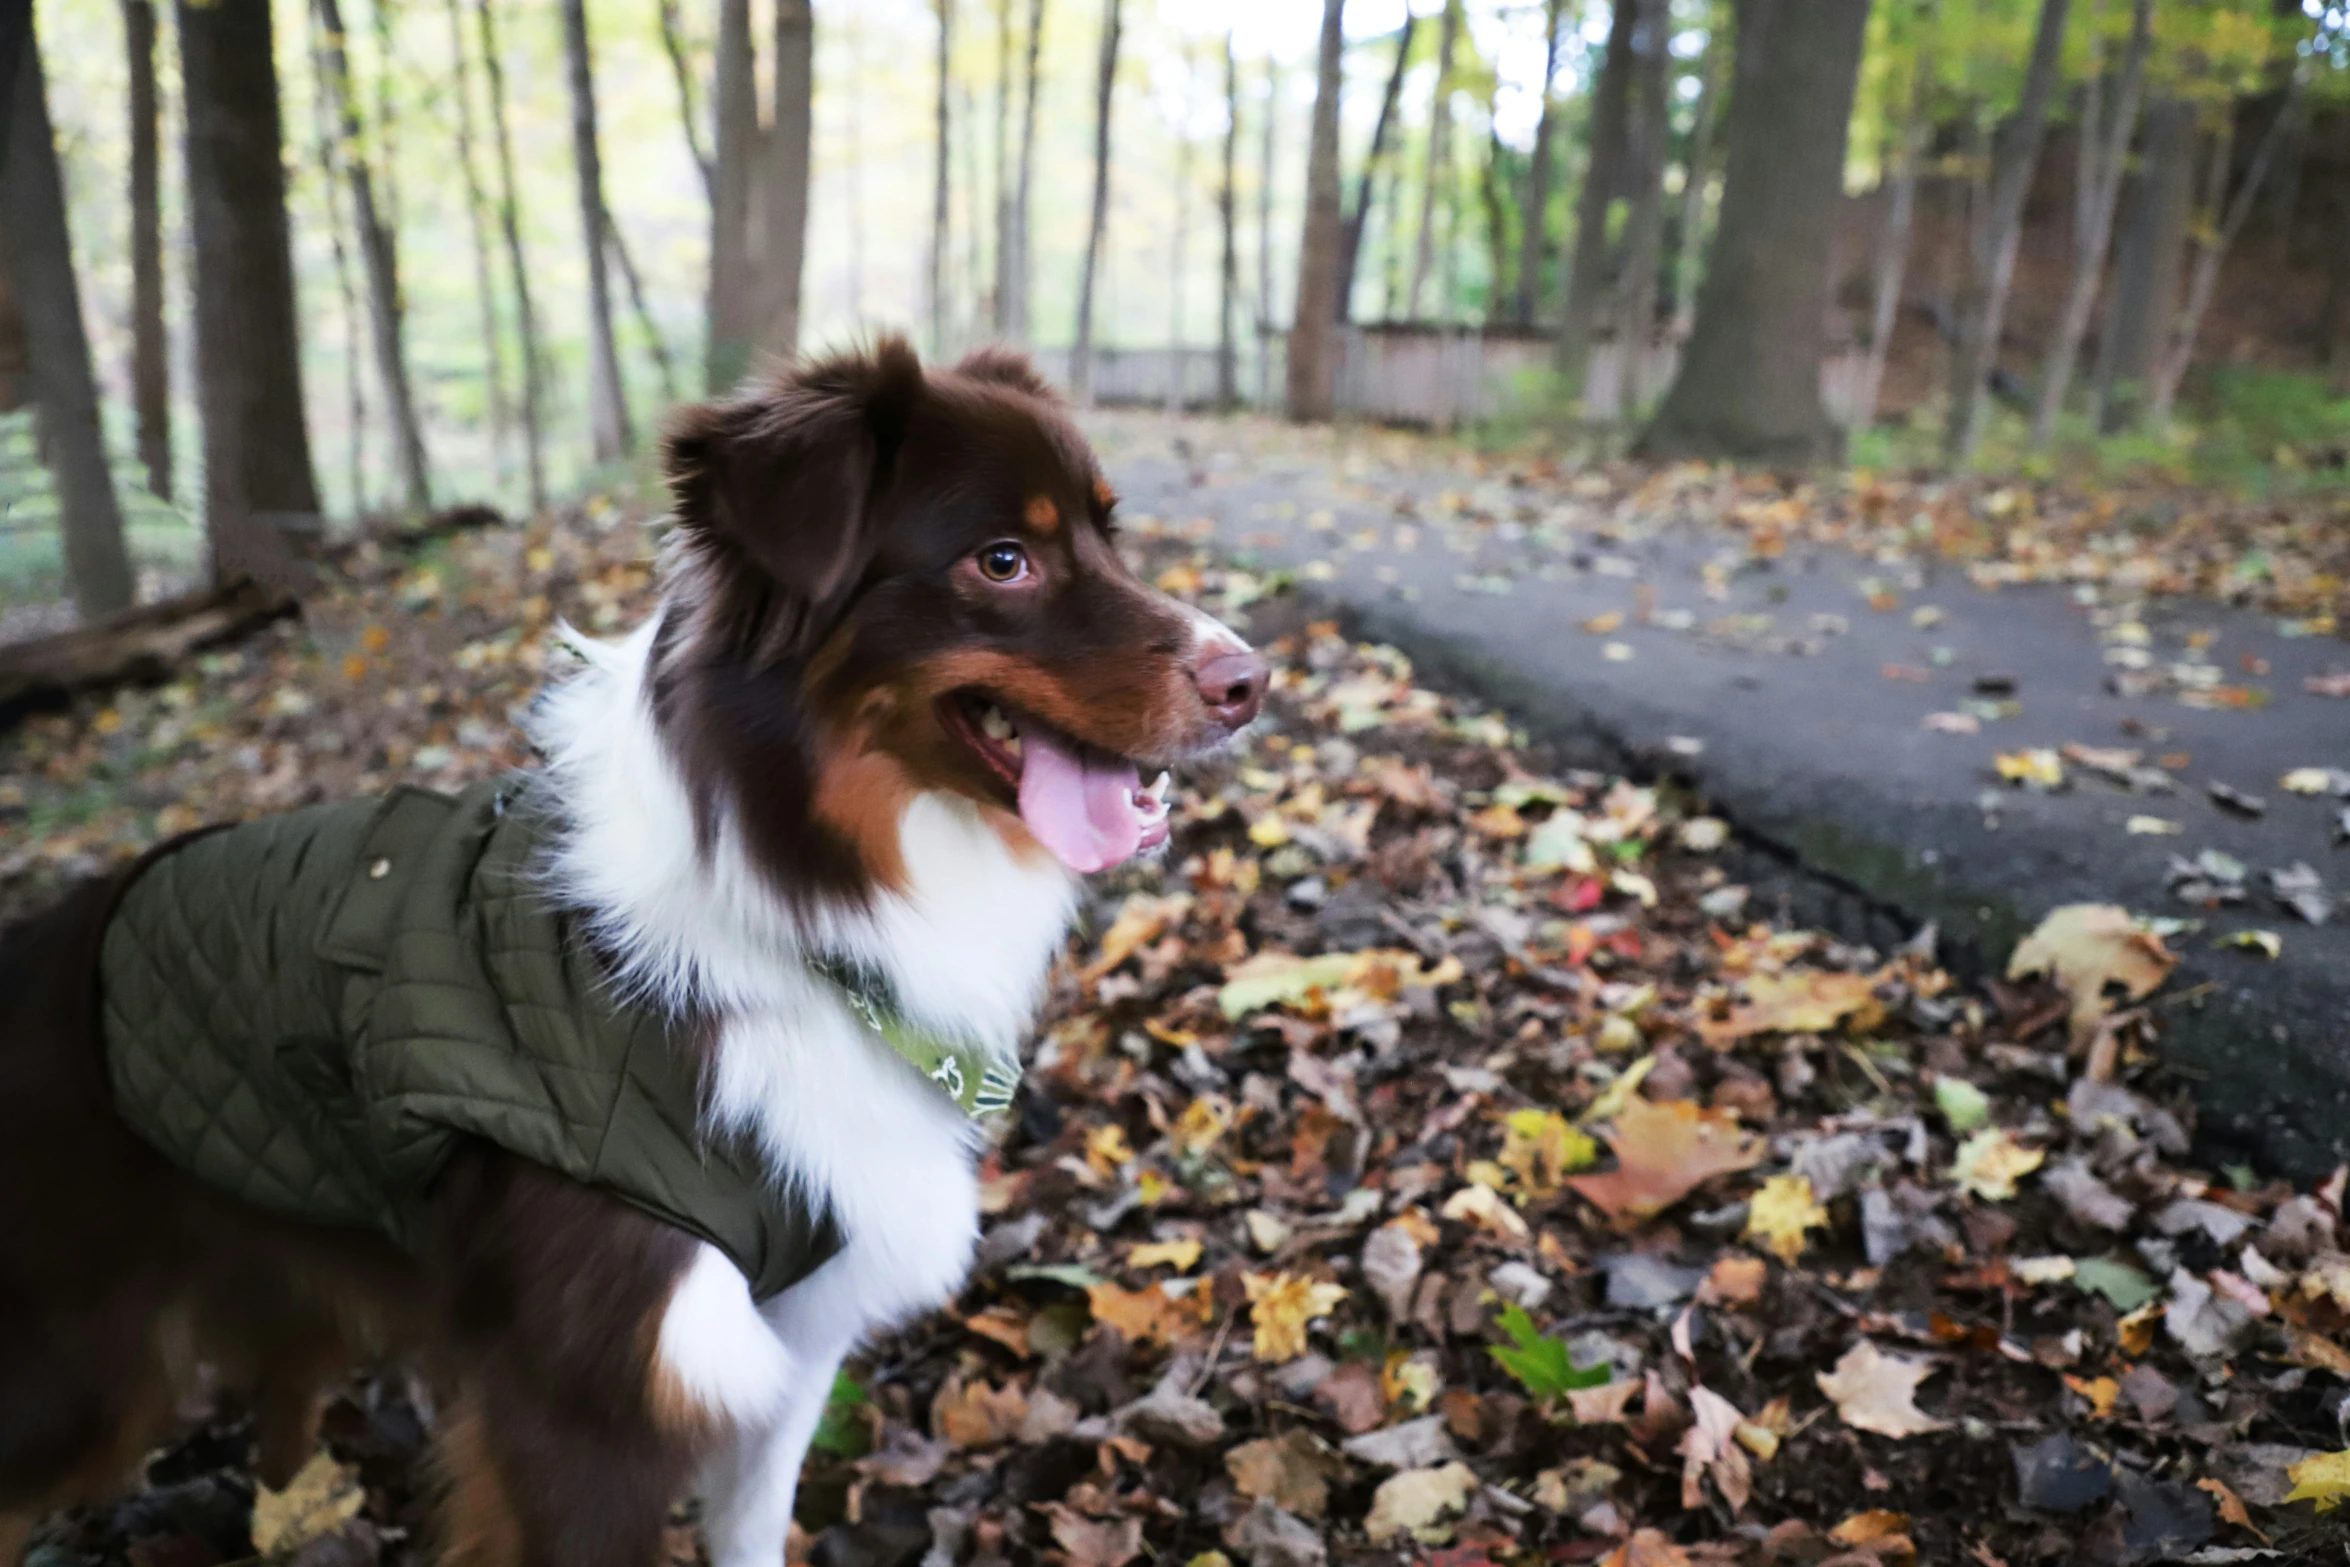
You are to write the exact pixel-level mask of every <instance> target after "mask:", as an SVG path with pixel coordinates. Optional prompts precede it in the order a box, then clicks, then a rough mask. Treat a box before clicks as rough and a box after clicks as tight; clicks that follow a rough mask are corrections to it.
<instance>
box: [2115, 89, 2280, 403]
mask: <svg viewBox="0 0 2350 1567" xmlns="http://www.w3.org/2000/svg"><path fill="white" fill-rule="evenodd" d="M2302 101H2303V100H2302V90H2301V80H2300V77H2299V76H2298V75H2296V76H2295V77H2294V78H2293V81H2292V84H2291V86H2290V87H2288V88H2287V89H2286V92H2285V97H2284V101H2283V102H2282V103H2280V104H2279V105H2278V106H2277V109H2276V112H2275V115H2274V117H2273V118H2271V119H2270V120H2269V122H2268V128H2267V129H2266V130H2264V131H2262V132H2261V135H2260V140H2259V141H2258V142H2256V143H2254V144H2253V148H2252V160H2251V162H2249V163H2247V164H2246V165H2245V166H2244V174H2243V177H2242V178H2241V179H2240V180H2238V181H2237V183H2236V190H2235V194H2234V195H2232V196H2231V195H2229V194H2228V189H2227V183H2228V170H2229V163H2230V160H2229V156H2228V154H2229V151H2230V146H2231V141H2232V133H2233V130H2234V120H2233V116H2232V115H2231V116H2230V117H2229V118H2228V119H2227V120H2226V121H2225V122H2223V126H2222V129H2221V131H2220V133H2219V135H2218V136H2216V137H2215V138H2213V145H2212V149H2211V164H2210V170H2211V173H2210V178H2209V181H2208V184H2207V187H2206V189H2207V192H2208V194H2207V196H2206V198H2205V200H2204V203H2203V209H2204V210H2203V216H2202V220H2201V221H2200V222H2198V223H2196V224H2195V225H2194V234H2195V271H2194V273H2193V275H2192V276H2191V277H2190V278H2189V280H2188V283H2187V302H2186V303H2185V304H2184V305H2183V306H2181V307H2180V310H2179V315H2178V322H2177V324H2176V325H2175V326H2174V327H2173V328H2172V330H2171V336H2170V341H2169V342H2168V343H2167V344H2165V345H2164V348H2163V356H2162V359H2161V361H2160V362H2159V363H2158V364H2157V366H2156V369H2155V378H2154V387H2153V390H2152V392H2151V394H2150V395H2149V396H2148V398H2147V400H2146V423H2147V426H2148V428H2150V429H2152V430H2153V431H2155V432H2156V433H2157V434H2160V433H2161V432H2163V431H2164V430H2167V429H2169V428H2170V420H2171V411H2172V409H2173V407H2175V406H2176V404H2177V402H2178V396H2179V383H2180V382H2182V381H2184V380H2185V379H2186V377H2187V366H2188V365H2189V364H2191V363H2193V361H2194V358H2195V339H2196V336H2197V335H2198V334H2199V333H2200V332H2201V331H2202V329H2203V316H2204V312H2205V311H2207V310H2209V309H2210V308H2211V297H2212V295H2213V294H2215V293H2217V292H2218V290H2219V273H2220V267H2221V265H2222V264H2223V263H2224V262H2226V260H2227V258H2228V250H2229V248H2230V247H2232V246H2233V245H2234V244H2235V243H2236V236H2237V235H2239V234H2241V233H2243V231H2244V224H2245V221H2246V220H2247V219H2249V218H2250V217H2251V216H2252V205H2253V203H2254V201H2256V200H2257V199H2258V198H2259V195H2260V188H2261V186H2262V185H2263V184H2264V183H2265V182H2266V181H2267V179H2268V171H2269V170H2270V169H2271V168H2273V167H2274V166H2275V165H2276V161H2277V149H2278V147H2279V146H2281V145H2283V144H2284V143H2285V142H2286V141H2288V140H2290V139H2291V137H2292V134H2293V128H2294V127H2295V126H2297V125H2298V124H2299V122H2300V119H2301V106H2302Z"/></svg>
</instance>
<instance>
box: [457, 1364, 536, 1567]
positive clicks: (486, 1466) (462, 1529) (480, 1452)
mask: <svg viewBox="0 0 2350 1567" xmlns="http://www.w3.org/2000/svg"><path fill="white" fill-rule="evenodd" d="M439 1469H440V1477H441V1482H442V1484H443V1485H445V1486H446V1487H447V1488H448V1489H447V1491H446V1493H445V1496H444V1499H443V1501H442V1503H441V1511H440V1535H441V1555H440V1558H439V1560H440V1564H441V1567H522V1556H523V1552H522V1520H521V1519H520V1518H518V1517H516V1516H515V1513H514V1503H513V1501H512V1500H511V1499H510V1498H509V1497H508V1495H507V1494H506V1477H505V1476H504V1474H502V1473H501V1472H500V1471H499V1469H498V1462H497V1459H496V1458H495V1457H494V1456H493V1455H492V1454H491V1452H490V1442H489V1433H488V1432H487V1431H485V1430H484V1429H483V1427H482V1417H481V1412H480V1411H479V1410H478V1409H476V1408H475V1407H474V1406H473V1404H472V1402H471V1401H470V1399H469V1400H468V1401H467V1402H466V1403H464V1404H462V1405H460V1406H459V1407H458V1408H457V1410H456V1411H455V1412H454V1413H453V1414H452V1415H451V1416H450V1418H449V1421H448V1423H447V1424H446V1425H445V1426H444V1427H443V1428H442V1430H441V1442H440V1452H439Z"/></svg>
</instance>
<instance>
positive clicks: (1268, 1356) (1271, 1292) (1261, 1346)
mask: <svg viewBox="0 0 2350 1567" xmlns="http://www.w3.org/2000/svg"><path fill="white" fill-rule="evenodd" d="M1240 1282H1241V1284H1242V1286H1243V1287H1244V1288H1245V1289H1247V1291H1248V1308H1249V1321H1250V1322H1251V1323H1253V1324H1254V1325H1255V1327H1256V1355H1257V1359H1259V1360H1263V1361H1270V1362H1274V1363H1279V1362H1282V1361H1289V1360H1295V1359H1297V1357H1298V1356H1300V1355H1302V1354H1304V1353H1305V1352H1306V1324H1308V1323H1310V1322H1312V1321H1313V1320H1314V1319H1315V1318H1316V1317H1326V1316H1328V1315H1329V1314H1330V1312H1331V1311H1332V1309H1334V1308H1335V1307H1336V1306H1337V1305H1338V1303H1339V1302H1340V1301H1342V1300H1344V1299H1346V1295H1347V1292H1346V1290H1345V1288H1344V1287H1343V1286H1341V1285H1337V1284H1321V1283H1317V1282H1315V1281H1314V1280H1313V1279H1310V1278H1307V1277H1305V1276H1304V1275H1303V1274H1291V1273H1276V1274H1263V1273H1247V1274H1243V1275H1241V1281H1240Z"/></svg>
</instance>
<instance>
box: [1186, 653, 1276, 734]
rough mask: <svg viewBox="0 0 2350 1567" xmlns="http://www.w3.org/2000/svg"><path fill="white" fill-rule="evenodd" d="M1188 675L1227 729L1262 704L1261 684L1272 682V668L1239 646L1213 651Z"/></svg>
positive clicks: (1263, 689) (1238, 722)
mask: <svg viewBox="0 0 2350 1567" xmlns="http://www.w3.org/2000/svg"><path fill="white" fill-rule="evenodd" d="M1192 678H1193V679H1194V680H1196V681H1198V682H1199V695H1200V700H1201V701H1203V702H1205V703H1207V704H1208V711H1209V712H1211V713H1213V714H1215V715H1216V721H1217V722H1218V723H1220V724H1222V725H1223V726H1224V727H1225V728H1227V729H1238V728H1239V727H1240V726H1241V725H1243V724H1245V723H1247V722H1248V721H1249V720H1250V719H1252V718H1254V717H1256V716H1257V709H1258V708H1260V707H1263V706H1264V705H1265V687H1266V686H1268V685H1270V684H1271V683H1272V671H1271V670H1269V669H1268V668H1266V666H1265V661H1264V660H1263V659H1261V658H1259V657H1258V656H1257V655H1256V654H1254V653H1252V652H1249V651H1248V650H1246V649H1243V650H1242V651H1240V652H1238V653H1219V654H1217V655H1216V656H1215V657H1214V658H1211V659H1209V660H1207V661H1206V662H1205V663H1202V664H1201V665H1199V667H1198V668H1196V669H1194V670H1193V671H1192Z"/></svg>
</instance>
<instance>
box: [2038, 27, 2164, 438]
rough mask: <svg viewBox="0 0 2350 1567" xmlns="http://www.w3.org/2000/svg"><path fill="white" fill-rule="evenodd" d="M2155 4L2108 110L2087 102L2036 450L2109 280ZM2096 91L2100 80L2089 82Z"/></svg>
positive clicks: (2060, 403) (2133, 36) (2052, 426)
mask: <svg viewBox="0 0 2350 1567" xmlns="http://www.w3.org/2000/svg"><path fill="white" fill-rule="evenodd" d="M2153 22H2154V0H2136V3H2135V4H2134V5H2133V6H2132V7H2131V13H2130V41H2129V44H2128V45H2127V47H2126V48H2125V49H2124V51H2123V54H2122V66H2121V80H2120V83H2119V85H2118V86H2117V87H2116V88H2115V92H2114V101H2113V104H2112V106H2111V109H2110V110H2109V111H2100V110H2099V109H2098V101H2097V98H2096V97H2095V96H2094V95H2092V96H2091V98H2090V100H2089V105H2090V110H2091V112H2090V113H2088V114H2085V115H2084V116H2083V117H2082V119H2083V123H2082V125H2081V132H2080V135H2081V178H2080V180H2079V184H2080V186H2081V189H2080V190H2079V191H2078V192H2077V196H2078V199H2079V207H2078V212H2077V216H2076V218H2075V220H2074V234H2073V268H2072V277H2071V278H2070V279H2069V280H2068V282H2067V283H2066V285H2065V293H2064V306H2063V310H2062V313H2061V314H2060V315H2059V316H2058V317H2057V323H2056V337H2055V339H2054V340H2053V341H2052V342H2050V343H2049V345H2048V365H2047V368H2046V369H2045V370H2043V371H2042V372H2041V375H2040V400H2039V403H2038V405H2037V406H2036V407H2035V408H2034V409H2033V411H2032V444H2033V445H2034V446H2046V445H2047V444H2048V443H2049V442H2050V441H2052V440H2054V439H2055V438H2056V421H2057V419H2058V418H2059V416H2061V415H2062V414H2063V412H2064V400H2065V396H2066V394H2067V393H2068V392H2070V391H2071V389H2072V379H2073V369H2074V367H2075V366H2076V365H2077V364H2078V363H2079V361H2080V355H2081V342H2082V340H2083V339H2084V338H2086V337H2087V336H2088V335H2089V321H2090V318H2091V316H2092V315H2093V314H2094V313H2095V311H2096V309H2097V292H2098V288H2099V285H2100V284H2101V283H2102V282H2103V281H2104V278H2105V257H2106V253H2107V251H2108V250H2109V249H2110V248H2111V246H2112V239H2113V214H2114V210H2115V208H2116V207H2118V206H2119V205H2120V203H2121V189H2122V174H2123V171H2124V169H2125V168H2126V167H2127V165H2128V162H2129V154H2130V138H2131V136H2132V135H2134V134H2135V133H2136V131H2137V125H2138V100H2139V98H2140V96H2141V94H2142V92H2143V90H2144V88H2145V85H2146V56H2147V54H2148V52H2149V47H2150V45H2151V42H2152V39H2153ZM2090 81H2091V83H2092V85H2093V84H2094V83H2095V81H2096V75H2095V73H2094V71H2092V73H2091V76H2090Z"/></svg>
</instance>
